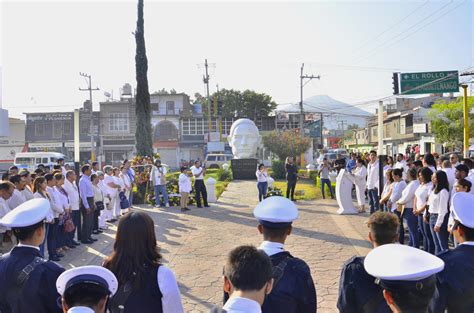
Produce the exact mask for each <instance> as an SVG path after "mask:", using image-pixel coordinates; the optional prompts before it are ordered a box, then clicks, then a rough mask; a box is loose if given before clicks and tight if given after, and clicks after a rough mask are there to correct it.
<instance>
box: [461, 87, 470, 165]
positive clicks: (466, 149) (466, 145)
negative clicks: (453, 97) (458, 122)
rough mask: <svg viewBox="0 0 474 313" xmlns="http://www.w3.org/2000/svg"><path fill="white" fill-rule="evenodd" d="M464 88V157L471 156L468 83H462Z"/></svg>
mask: <svg viewBox="0 0 474 313" xmlns="http://www.w3.org/2000/svg"><path fill="white" fill-rule="evenodd" d="M461 87H462V89H463V97H464V103H463V114H464V145H463V148H464V157H465V158H469V110H468V106H467V85H466V84H463V85H461Z"/></svg>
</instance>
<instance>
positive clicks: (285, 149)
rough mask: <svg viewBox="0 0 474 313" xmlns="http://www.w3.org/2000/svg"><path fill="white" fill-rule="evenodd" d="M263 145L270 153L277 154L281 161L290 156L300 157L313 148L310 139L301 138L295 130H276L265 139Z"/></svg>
mask: <svg viewBox="0 0 474 313" xmlns="http://www.w3.org/2000/svg"><path fill="white" fill-rule="evenodd" d="M263 145H264V146H265V148H266V149H268V150H269V151H270V152H272V153H274V154H276V155H277V156H278V158H279V159H280V160H281V161H284V160H285V159H286V157H289V156H299V155H300V154H302V153H305V152H306V151H307V150H308V149H309V148H310V147H311V140H310V138H309V137H304V138H301V136H300V135H299V134H298V133H297V132H296V130H294V129H290V130H285V131H278V130H274V131H272V132H271V133H269V134H268V135H266V136H264V137H263Z"/></svg>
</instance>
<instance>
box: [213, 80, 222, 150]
mask: <svg viewBox="0 0 474 313" xmlns="http://www.w3.org/2000/svg"><path fill="white" fill-rule="evenodd" d="M216 89H217V95H216V97H217V102H218V103H217V105H219V84H216ZM215 110H216V112H218V111H219V110H218V109H217V107H216V108H215ZM220 112H221V114H222V107H221V111H220ZM217 118H218V121H219V141H220V142H222V116H221V115H220V114H219V116H218V117H217Z"/></svg>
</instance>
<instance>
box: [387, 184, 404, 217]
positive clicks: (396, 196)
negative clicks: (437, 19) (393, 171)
mask: <svg viewBox="0 0 474 313" xmlns="http://www.w3.org/2000/svg"><path fill="white" fill-rule="evenodd" d="M406 186H407V183H405V181H404V180H401V181H399V182H393V183H392V194H391V195H390V199H389V201H390V202H391V203H392V208H391V211H392V212H393V211H395V210H396V209H397V206H396V205H395V203H397V201H398V200H400V198H401V197H402V193H403V190H405V188H406Z"/></svg>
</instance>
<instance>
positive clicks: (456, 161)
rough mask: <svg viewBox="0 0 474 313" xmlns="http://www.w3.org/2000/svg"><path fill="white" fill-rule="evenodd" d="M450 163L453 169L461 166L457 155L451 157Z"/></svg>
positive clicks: (452, 154)
mask: <svg viewBox="0 0 474 313" xmlns="http://www.w3.org/2000/svg"><path fill="white" fill-rule="evenodd" d="M449 162H450V163H451V167H452V168H455V167H456V166H458V165H459V157H458V155H457V154H456V153H451V154H450V155H449Z"/></svg>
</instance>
